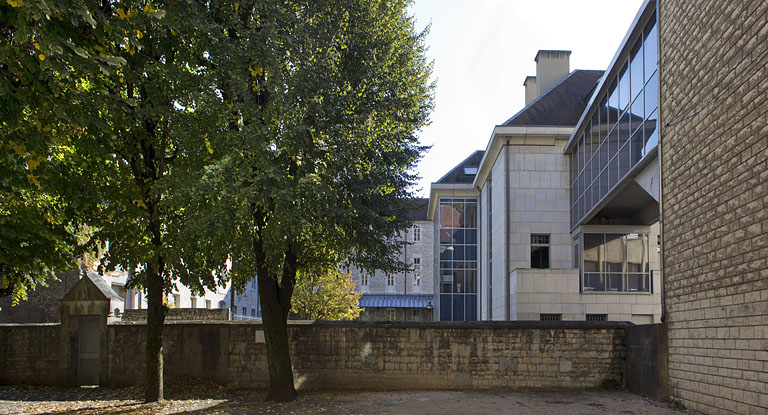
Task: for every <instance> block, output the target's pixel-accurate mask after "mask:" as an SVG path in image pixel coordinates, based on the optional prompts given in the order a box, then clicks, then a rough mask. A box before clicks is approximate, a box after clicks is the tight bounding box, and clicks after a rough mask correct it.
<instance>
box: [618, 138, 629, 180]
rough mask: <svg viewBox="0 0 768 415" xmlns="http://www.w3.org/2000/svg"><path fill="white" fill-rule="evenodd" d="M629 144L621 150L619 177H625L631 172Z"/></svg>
mask: <svg viewBox="0 0 768 415" xmlns="http://www.w3.org/2000/svg"><path fill="white" fill-rule="evenodd" d="M629 167H630V166H629V144H624V147H622V148H621V150H619V177H620V178H621V177H624V176H626V175H627V173H629Z"/></svg>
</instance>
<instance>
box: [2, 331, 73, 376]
mask: <svg viewBox="0 0 768 415" xmlns="http://www.w3.org/2000/svg"><path fill="white" fill-rule="evenodd" d="M60 327H61V326H60V325H58V324H34V325H32V324H30V325H23V326H21V325H0V385H7V384H31V385H35V384H48V385H51V384H53V385H56V384H62V377H63V364H64V358H63V353H62V347H61V340H62V339H61V337H60V334H61V330H60Z"/></svg>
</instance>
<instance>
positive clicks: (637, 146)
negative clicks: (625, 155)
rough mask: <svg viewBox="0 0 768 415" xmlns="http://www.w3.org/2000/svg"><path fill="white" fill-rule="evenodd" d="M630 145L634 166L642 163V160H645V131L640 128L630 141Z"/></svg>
mask: <svg viewBox="0 0 768 415" xmlns="http://www.w3.org/2000/svg"><path fill="white" fill-rule="evenodd" d="M630 145H631V146H632V147H631V149H630V152H631V153H632V154H631V156H632V166H634V165H635V164H637V162H638V161H640V159H641V158H643V129H642V128H640V129H638V130H637V131H635V133H634V134H632V139H631V140H630Z"/></svg>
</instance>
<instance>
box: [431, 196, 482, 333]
mask: <svg viewBox="0 0 768 415" xmlns="http://www.w3.org/2000/svg"><path fill="white" fill-rule="evenodd" d="M439 215H440V219H439V220H440V230H439V232H440V236H439V241H440V247H439V253H440V268H439V269H440V273H439V275H440V277H439V278H440V281H439V282H440V304H439V308H440V320H442V321H464V320H467V321H471V320H477V199H464V198H461V199H452V198H451V199H440V207H439Z"/></svg>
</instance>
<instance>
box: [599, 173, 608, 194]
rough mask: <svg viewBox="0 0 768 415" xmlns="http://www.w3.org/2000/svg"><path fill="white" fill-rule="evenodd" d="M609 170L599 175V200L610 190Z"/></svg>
mask: <svg viewBox="0 0 768 415" xmlns="http://www.w3.org/2000/svg"><path fill="white" fill-rule="evenodd" d="M609 171H610V170H609V169H607V168H606V169H605V170H603V171H602V172H601V173H600V198H601V199H602V198H604V197H605V195H607V194H608V190H610V183H609V180H608V172H609Z"/></svg>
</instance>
